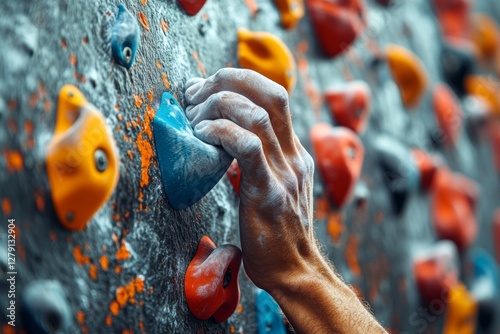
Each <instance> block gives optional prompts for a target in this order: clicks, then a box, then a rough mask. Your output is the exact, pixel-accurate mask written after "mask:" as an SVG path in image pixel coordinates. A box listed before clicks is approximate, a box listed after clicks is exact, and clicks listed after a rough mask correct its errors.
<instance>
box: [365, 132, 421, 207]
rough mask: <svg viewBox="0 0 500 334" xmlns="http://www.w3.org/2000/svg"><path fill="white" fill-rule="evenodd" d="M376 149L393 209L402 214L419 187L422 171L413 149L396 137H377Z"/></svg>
mask: <svg viewBox="0 0 500 334" xmlns="http://www.w3.org/2000/svg"><path fill="white" fill-rule="evenodd" d="M375 150H376V152H377V158H378V162H379V165H380V167H381V169H382V173H383V177H384V181H385V185H386V186H387V188H388V190H389V192H390V194H391V202H392V208H393V211H394V213H395V214H396V215H400V214H402V213H403V211H404V209H405V207H406V202H407V200H408V198H409V196H410V194H411V193H412V192H415V191H416V190H417V189H418V188H419V184H420V172H419V170H418V168H417V166H416V163H415V160H414V159H413V157H412V156H411V151H410V150H409V149H408V148H407V147H405V146H404V145H403V144H402V143H401V142H399V141H398V140H396V139H395V138H391V137H389V136H381V137H379V138H377V140H376V141H375Z"/></svg>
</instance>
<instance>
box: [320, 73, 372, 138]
mask: <svg viewBox="0 0 500 334" xmlns="http://www.w3.org/2000/svg"><path fill="white" fill-rule="evenodd" d="M325 99H326V101H327V102H328V106H329V108H330V112H331V114H332V116H333V118H334V119H335V121H336V122H337V124H338V125H340V126H345V127H346V128H349V129H351V130H353V131H354V132H357V133H363V132H364V131H365V128H366V123H367V121H368V116H369V114H370V108H371V92H370V87H369V86H368V85H367V84H366V83H365V82H363V81H352V82H348V83H347V84H345V85H344V86H342V87H339V88H331V89H329V90H327V91H326V92H325Z"/></svg>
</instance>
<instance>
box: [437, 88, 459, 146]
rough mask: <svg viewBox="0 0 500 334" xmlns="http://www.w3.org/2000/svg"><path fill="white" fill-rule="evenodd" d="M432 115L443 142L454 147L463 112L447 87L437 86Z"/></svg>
mask: <svg viewBox="0 0 500 334" xmlns="http://www.w3.org/2000/svg"><path fill="white" fill-rule="evenodd" d="M433 103H434V114H435V115H436V119H437V121H438V124H439V128H440V129H441V131H442V132H443V134H444V141H445V143H447V144H448V145H450V146H454V145H455V143H456V142H457V140H458V137H459V136H460V131H461V130H462V123H463V111H462V108H461V107H460V104H459V103H458V101H457V99H456V97H455V94H453V92H452V91H451V89H449V88H448V86H447V85H443V84H439V85H437V86H436V87H435V88H434V94H433Z"/></svg>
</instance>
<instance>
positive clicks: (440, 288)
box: [413, 241, 459, 303]
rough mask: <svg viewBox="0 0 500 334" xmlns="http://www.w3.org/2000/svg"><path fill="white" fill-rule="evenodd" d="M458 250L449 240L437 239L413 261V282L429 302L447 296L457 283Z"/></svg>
mask: <svg viewBox="0 0 500 334" xmlns="http://www.w3.org/2000/svg"><path fill="white" fill-rule="evenodd" d="M458 261H459V259H458V252H457V248H456V247H455V245H454V244H453V243H452V242H450V241H439V242H438V243H437V244H436V245H434V246H433V247H432V248H431V249H429V250H427V251H426V252H425V253H423V254H420V255H419V256H417V257H416V258H415V261H414V262H413V271H414V275H415V282H416V283H417V287H418V289H419V292H420V295H421V296H422V298H423V299H424V300H425V301H426V302H428V303H430V302H432V301H433V300H436V299H439V300H441V299H444V298H446V297H448V292H449V290H450V289H451V288H452V287H453V286H455V285H456V284H457V283H458V272H459V268H458Z"/></svg>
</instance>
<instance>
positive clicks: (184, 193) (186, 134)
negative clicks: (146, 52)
mask: <svg viewBox="0 0 500 334" xmlns="http://www.w3.org/2000/svg"><path fill="white" fill-rule="evenodd" d="M153 133H154V140H155V144H156V153H157V156H158V161H159V162H160V172H161V179H162V183H163V186H164V188H165V193H166V195H167V198H168V200H169V202H170V205H172V207H173V208H174V209H177V210H180V209H185V208H187V207H190V206H192V205H193V204H195V203H196V202H198V201H199V200H200V199H201V198H203V197H204V196H205V195H206V194H207V193H208V192H209V191H210V190H211V189H212V188H213V187H214V186H215V185H216V184H217V183H218V182H219V180H220V179H221V178H222V177H223V176H224V174H225V173H226V171H227V169H228V168H229V165H231V162H232V161H233V158H232V157H231V156H230V155H229V154H227V153H226V152H225V151H224V150H223V149H222V148H219V147H215V146H213V145H209V144H207V143H205V142H203V141H201V140H199V139H198V138H197V137H195V136H194V134H193V129H192V128H191V125H190V124H189V121H188V119H187V118H186V115H185V114H184V111H183V110H182V108H181V106H180V105H179V103H178V102H177V100H176V99H174V97H173V96H172V95H170V94H169V93H163V95H162V97H161V103H160V108H159V109H158V112H157V113H156V116H155V118H154V120H153Z"/></svg>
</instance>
